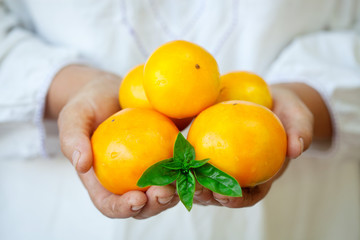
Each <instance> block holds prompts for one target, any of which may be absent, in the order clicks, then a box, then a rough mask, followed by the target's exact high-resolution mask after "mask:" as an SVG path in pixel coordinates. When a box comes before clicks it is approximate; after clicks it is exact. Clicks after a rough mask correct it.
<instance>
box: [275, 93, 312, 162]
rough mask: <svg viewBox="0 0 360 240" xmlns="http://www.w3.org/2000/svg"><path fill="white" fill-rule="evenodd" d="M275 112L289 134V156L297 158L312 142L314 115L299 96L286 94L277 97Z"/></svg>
mask: <svg viewBox="0 0 360 240" xmlns="http://www.w3.org/2000/svg"><path fill="white" fill-rule="evenodd" d="M273 111H274V113H275V114H276V115H277V116H278V117H279V119H280V121H281V122H282V123H283V125H284V128H285V131H286V134H287V138H288V149H287V156H288V157H289V158H297V157H298V156H300V155H301V153H302V152H304V151H305V150H306V149H308V147H309V146H310V144H311V142H312V136H313V126H314V117H313V115H312V113H311V112H310V110H309V109H308V108H307V107H306V105H305V104H304V103H303V102H302V101H301V100H300V99H299V98H298V97H297V96H295V95H293V94H288V93H286V92H281V93H279V94H277V95H275V97H274V108H273Z"/></svg>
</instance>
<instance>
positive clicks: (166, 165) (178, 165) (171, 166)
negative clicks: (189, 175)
mask: <svg viewBox="0 0 360 240" xmlns="http://www.w3.org/2000/svg"><path fill="white" fill-rule="evenodd" d="M162 166H163V167H164V168H168V169H174V170H178V169H182V168H183V163H182V162H176V161H174V160H172V161H170V162H166V163H163V164H162Z"/></svg>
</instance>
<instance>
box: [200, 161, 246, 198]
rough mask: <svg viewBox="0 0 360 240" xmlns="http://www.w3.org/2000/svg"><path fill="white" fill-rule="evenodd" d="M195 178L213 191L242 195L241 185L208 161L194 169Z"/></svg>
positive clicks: (234, 195)
mask: <svg viewBox="0 0 360 240" xmlns="http://www.w3.org/2000/svg"><path fill="white" fill-rule="evenodd" d="M194 174H195V177H196V180H197V181H198V182H199V183H200V184H201V185H203V186H204V187H206V188H208V189H210V190H211V191H213V192H216V193H220V194H222V195H225V196H231V197H242V192H241V187H240V185H239V183H238V182H237V181H236V180H235V178H233V177H231V176H230V175H228V174H227V173H224V172H223V171H221V170H219V169H218V168H216V167H214V166H213V165H211V164H210V163H206V164H204V165H203V166H201V167H199V168H195V169H194Z"/></svg>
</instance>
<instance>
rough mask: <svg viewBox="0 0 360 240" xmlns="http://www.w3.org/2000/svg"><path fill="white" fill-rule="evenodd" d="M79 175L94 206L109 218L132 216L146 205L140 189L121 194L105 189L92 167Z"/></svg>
mask: <svg viewBox="0 0 360 240" xmlns="http://www.w3.org/2000/svg"><path fill="white" fill-rule="evenodd" d="M79 176H80V179H81V181H82V182H83V184H84V185H85V188H86V189H87V190H88V193H89V195H90V198H91V200H92V201H93V203H94V205H95V206H96V208H97V209H99V211H100V212H101V213H102V214H104V215H105V216H107V217H109V218H129V217H133V216H135V215H137V214H138V213H139V212H140V211H141V210H142V208H143V207H144V206H145V205H146V202H147V196H146V195H145V193H143V192H141V191H130V192H127V193H125V194H123V195H116V194H113V193H111V192H109V191H107V190H106V189H105V188H104V187H103V186H102V185H101V184H100V182H99V181H98V180H97V178H96V176H95V173H94V171H93V169H91V170H90V171H88V172H87V173H84V174H80V175H79Z"/></svg>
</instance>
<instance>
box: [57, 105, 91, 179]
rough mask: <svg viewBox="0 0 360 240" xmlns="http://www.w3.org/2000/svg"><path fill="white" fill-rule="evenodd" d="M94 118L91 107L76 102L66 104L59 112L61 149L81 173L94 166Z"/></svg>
mask: <svg viewBox="0 0 360 240" xmlns="http://www.w3.org/2000/svg"><path fill="white" fill-rule="evenodd" d="M94 118H95V116H94V113H93V110H92V109H91V107H86V105H85V106H84V104H80V103H76V102H72V103H69V104H68V105H66V106H65V107H64V108H63V109H62V111H61V112H60V114H59V118H58V127H59V137H60V145H61V151H62V152H63V154H64V155H65V156H66V157H67V158H68V159H69V160H70V161H71V162H72V164H73V165H74V167H75V169H76V170H77V171H78V172H80V173H85V172H87V171H88V170H89V169H90V168H91V166H92V161H93V156H92V149H91V142H90V136H91V133H92V131H93V123H94Z"/></svg>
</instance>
